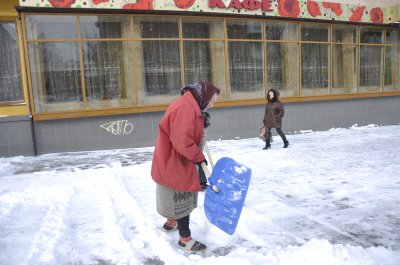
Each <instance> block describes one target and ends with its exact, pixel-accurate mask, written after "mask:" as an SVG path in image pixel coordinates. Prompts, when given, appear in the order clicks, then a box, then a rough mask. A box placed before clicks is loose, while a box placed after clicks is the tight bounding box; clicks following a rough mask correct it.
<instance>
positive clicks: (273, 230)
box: [0, 125, 400, 265]
mask: <svg viewBox="0 0 400 265" xmlns="http://www.w3.org/2000/svg"><path fill="white" fill-rule="evenodd" d="M288 140H289V141H290V146H289V148H287V149H283V148H282V146H283V143H282V141H281V140H280V138H279V136H274V141H273V143H272V148H271V149H269V150H262V148H263V142H261V140H259V139H258V138H252V139H237V140H229V141H228V140H224V141H222V140H220V141H209V142H208V147H209V149H210V152H211V155H212V159H213V161H214V163H215V162H216V161H217V160H218V159H219V158H222V157H230V158H233V159H235V160H236V161H238V162H240V163H242V164H244V165H246V166H248V167H250V168H251V169H252V179H251V182H250V187H249V190H248V193H247V197H246V201H245V207H244V208H243V210H242V214H241V217H240V220H239V223H238V227H237V229H236V232H235V233H234V234H233V235H228V234H226V233H224V232H223V231H221V230H220V229H219V228H217V227H215V226H213V225H212V224H211V223H210V222H209V221H208V220H207V218H206V216H205V214H204V193H199V205H198V208H197V209H195V210H194V211H193V213H192V214H191V230H192V236H193V238H195V239H197V240H199V241H201V242H203V243H205V244H206V245H207V246H208V249H207V251H206V252H205V253H204V254H200V255H198V254H185V253H183V252H182V251H181V250H178V248H177V246H176V244H177V240H178V232H176V231H175V232H170V233H166V232H163V231H162V230H161V229H160V228H161V226H162V224H163V222H164V219H163V218H162V217H161V216H159V215H158V214H157V211H156V205H155V202H156V200H155V184H154V182H153V181H152V179H151V176H150V168H151V156H152V151H153V148H154V147H149V148H135V149H124V150H109V151H98V152H97V151H96V152H78V153H58V154H48V155H41V156H37V157H11V158H0V264H1V265H50V264H51V265H95V264H97V265H108V264H130V265H132V264H147V265H149V264H156V265H159V264H173V265H175V264H212V265H216V264H217V265H218V264H221V265H226V264H230V265H231V264H240V265H245V264H270V265H342V264H343V265H399V264H400V196H399V194H400V173H399V172H400V126H399V125H395V126H383V127H379V126H375V125H370V126H365V127H358V126H353V127H351V128H348V129H344V128H343V129H331V130H329V131H323V132H312V131H304V132H298V134H294V135H288Z"/></svg>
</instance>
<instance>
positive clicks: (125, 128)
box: [100, 120, 133, 135]
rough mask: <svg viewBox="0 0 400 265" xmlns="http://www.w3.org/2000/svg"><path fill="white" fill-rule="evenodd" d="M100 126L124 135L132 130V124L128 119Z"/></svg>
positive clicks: (110, 131) (113, 132)
mask: <svg viewBox="0 0 400 265" xmlns="http://www.w3.org/2000/svg"><path fill="white" fill-rule="evenodd" d="M100 127H101V128H103V129H104V130H106V131H107V132H109V133H112V134H114V135H125V134H131V133H132V132H133V124H132V123H130V122H128V120H119V121H112V122H108V123H106V124H102V125H100Z"/></svg>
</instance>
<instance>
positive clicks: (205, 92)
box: [181, 81, 220, 110]
mask: <svg viewBox="0 0 400 265" xmlns="http://www.w3.org/2000/svg"><path fill="white" fill-rule="evenodd" d="M188 91H190V93H192V95H193V97H194V98H195V100H196V102H197V104H199V107H200V110H204V109H205V108H206V107H207V105H208V103H209V102H210V100H211V98H212V97H213V96H214V94H215V93H217V94H218V95H219V93H220V90H219V88H217V87H215V86H214V85H213V84H212V83H211V82H209V81H199V82H196V83H194V84H191V85H188V86H186V87H184V88H182V89H181V94H182V95H183V94H185V93H186V92H188Z"/></svg>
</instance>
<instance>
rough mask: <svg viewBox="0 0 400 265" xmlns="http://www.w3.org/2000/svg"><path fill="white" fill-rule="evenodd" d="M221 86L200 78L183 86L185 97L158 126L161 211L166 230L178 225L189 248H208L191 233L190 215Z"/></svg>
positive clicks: (155, 172) (155, 165)
mask: <svg viewBox="0 0 400 265" xmlns="http://www.w3.org/2000/svg"><path fill="white" fill-rule="evenodd" d="M219 93H220V90H219V89H218V88H216V87H215V86H214V85H213V84H211V83H210V82H208V81H199V82H197V83H195V84H193V85H189V86H187V87H185V88H183V89H182V97H179V98H178V99H176V100H175V101H174V102H172V104H171V105H170V106H169V107H168V109H167V110H166V112H165V114H164V117H163V118H162V120H161V122H160V124H159V126H158V136H157V142H156V146H155V150H154V154H153V161H152V167H151V176H152V178H153V180H154V181H155V182H156V183H157V187H156V198H157V211H158V213H159V214H160V215H162V216H164V217H166V218H167V222H166V223H165V224H164V226H163V230H164V231H166V232H168V231H173V230H176V229H178V230H179V236H180V239H179V241H178V247H179V248H181V249H183V250H187V251H189V252H201V251H204V250H205V249H206V246H205V245H204V244H203V243H200V242H198V241H196V240H194V239H192V237H191V231H190V229H189V216H190V213H191V212H192V211H193V209H194V208H196V207H197V195H198V194H197V193H198V192H199V191H201V185H200V180H199V173H198V170H199V167H200V164H201V163H202V162H205V163H206V164H207V160H206V158H205V156H204V154H203V152H202V149H201V146H202V144H203V141H204V128H205V127H207V126H208V125H209V114H208V113H207V110H208V109H209V108H211V107H212V106H213V104H214V102H215V101H216V100H217V98H218V95H219Z"/></svg>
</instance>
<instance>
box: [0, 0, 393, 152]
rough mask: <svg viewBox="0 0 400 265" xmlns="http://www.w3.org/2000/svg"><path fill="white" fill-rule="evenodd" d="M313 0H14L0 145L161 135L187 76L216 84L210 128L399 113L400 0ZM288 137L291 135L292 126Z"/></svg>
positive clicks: (7, 23) (9, 11)
mask: <svg viewBox="0 0 400 265" xmlns="http://www.w3.org/2000/svg"><path fill="white" fill-rule="evenodd" d="M396 2H397V1H385V4H384V5H382V3H379V5H380V6H376V4H375V3H374V2H373V1H351V0H349V1H335V3H332V2H325V1H309V0H308V1H307V0H275V1H274V0H244V1H240V0H230V1H223V0H208V1H201V0H175V1H172V0H170V1H169V0H167V1H159V0H139V1H133V0H132V1H130V0H113V1H111V0H20V1H19V3H18V2H16V1H15V0H14V1H12V0H7V1H5V2H3V3H2V4H0V7H1V10H2V11H1V12H0V53H1V58H2V60H1V62H0V150H1V151H0V156H13V155H35V154H44V153H51V152H66V151H84V150H97V149H110V148H127V147H143V146H153V145H154V144H155V139H156V136H157V135H156V134H157V125H158V122H159V121H160V119H161V117H162V115H163V112H164V110H165V109H166V107H167V106H168V104H169V103H171V102H172V101H173V100H174V99H175V98H176V97H178V96H179V94H180V88H181V87H184V86H185V85H187V84H190V83H193V82H196V81H198V80H210V81H212V82H213V83H214V84H215V85H216V86H218V87H219V88H220V89H221V95H220V98H219V102H217V104H216V108H214V109H212V110H211V115H212V126H211V128H210V129H209V130H208V139H209V140H216V139H235V138H237V137H241V138H248V137H256V136H257V131H258V128H259V127H260V126H261V121H262V118H263V114H264V107H265V103H266V100H265V95H266V93H267V91H268V89H270V88H275V89H278V90H279V91H280V94H281V100H282V101H283V102H284V103H285V108H286V115H285V120H284V128H283V129H284V130H285V131H287V132H288V133H289V134H290V133H296V132H299V131H301V130H326V129H330V128H333V127H349V126H352V125H354V124H358V125H366V124H371V123H374V124H379V125H381V124H382V125H388V124H399V122H400V115H399V114H400V60H399V57H400V28H399V24H398V23H396V22H398V21H399V20H400V14H399V10H400V4H399V3H396ZM289 137H290V136H289Z"/></svg>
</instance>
